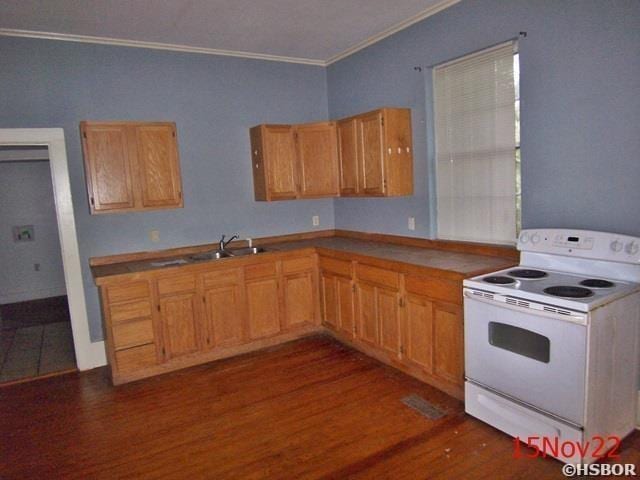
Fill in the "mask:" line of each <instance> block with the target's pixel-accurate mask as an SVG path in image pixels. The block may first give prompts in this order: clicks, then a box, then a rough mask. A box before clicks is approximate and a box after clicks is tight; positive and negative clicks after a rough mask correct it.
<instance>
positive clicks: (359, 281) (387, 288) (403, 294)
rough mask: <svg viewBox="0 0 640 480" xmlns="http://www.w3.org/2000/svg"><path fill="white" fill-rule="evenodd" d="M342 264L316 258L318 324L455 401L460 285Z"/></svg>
mask: <svg viewBox="0 0 640 480" xmlns="http://www.w3.org/2000/svg"><path fill="white" fill-rule="evenodd" d="M341 262H342V263H341ZM348 263H349V262H343V261H340V260H336V259H331V258H327V259H324V258H323V257H320V293H321V303H322V322H323V325H324V326H326V327H327V328H329V329H330V330H332V331H334V332H336V334H338V337H339V338H340V339H342V340H348V341H349V342H352V344H353V346H354V347H356V348H361V349H362V350H363V351H364V352H365V353H369V354H372V355H374V356H376V358H378V359H380V360H382V361H385V362H389V363H391V364H392V365H394V366H395V367H398V368H401V369H405V371H407V372H408V373H410V374H412V375H416V376H418V377H419V378H421V379H422V380H425V381H427V382H429V383H432V384H433V385H435V386H436V387H438V388H441V389H443V390H445V391H447V392H448V393H451V394H453V395H456V396H458V397H461V396H462V387H463V385H464V341H463V331H464V324H463V311H462V303H461V302H462V297H461V281H454V280H447V279H440V278H437V277H420V276H415V275H406V274H400V273H397V272H394V271H391V270H386V269H384V268H379V267H374V266H370V265H364V264H360V263H356V262H353V267H352V266H351V265H349V266H348V267H347V265H345V264H348ZM352 271H353V274H352V276H351V272H352ZM347 275H350V276H347ZM456 302H457V303H456Z"/></svg>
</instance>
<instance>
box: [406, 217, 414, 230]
mask: <svg viewBox="0 0 640 480" xmlns="http://www.w3.org/2000/svg"><path fill="white" fill-rule="evenodd" d="M407 228H409V230H415V229H416V217H409V221H408V222H407Z"/></svg>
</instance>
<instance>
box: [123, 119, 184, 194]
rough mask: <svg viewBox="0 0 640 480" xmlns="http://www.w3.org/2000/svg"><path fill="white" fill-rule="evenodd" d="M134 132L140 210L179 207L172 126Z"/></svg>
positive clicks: (176, 159) (151, 126)
mask: <svg viewBox="0 0 640 480" xmlns="http://www.w3.org/2000/svg"><path fill="white" fill-rule="evenodd" d="M135 132H136V146H137V152H138V180H139V183H140V195H141V201H142V206H143V207H180V206H182V185H181V180H180V166H179V164H178V148H177V142H176V131H175V125H172V124H166V125H164V124H150V125H144V124H143V125H138V126H136V127H135Z"/></svg>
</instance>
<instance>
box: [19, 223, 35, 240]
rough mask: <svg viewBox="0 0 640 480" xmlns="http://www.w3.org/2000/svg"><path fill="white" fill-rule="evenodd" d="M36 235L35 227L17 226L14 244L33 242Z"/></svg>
mask: <svg viewBox="0 0 640 480" xmlns="http://www.w3.org/2000/svg"><path fill="white" fill-rule="evenodd" d="M35 239H36V234H35V231H34V229H33V225H16V226H15V227H13V241H14V242H33V241H34V240H35Z"/></svg>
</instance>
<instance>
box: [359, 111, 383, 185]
mask: <svg viewBox="0 0 640 480" xmlns="http://www.w3.org/2000/svg"><path fill="white" fill-rule="evenodd" d="M358 118H359V125H360V141H361V142H362V182H361V191H362V192H363V193H364V194H366V195H382V194H383V193H384V168H383V165H384V139H383V128H382V118H383V117H382V112H381V111H376V112H372V113H370V114H367V115H363V116H361V117H358Z"/></svg>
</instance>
